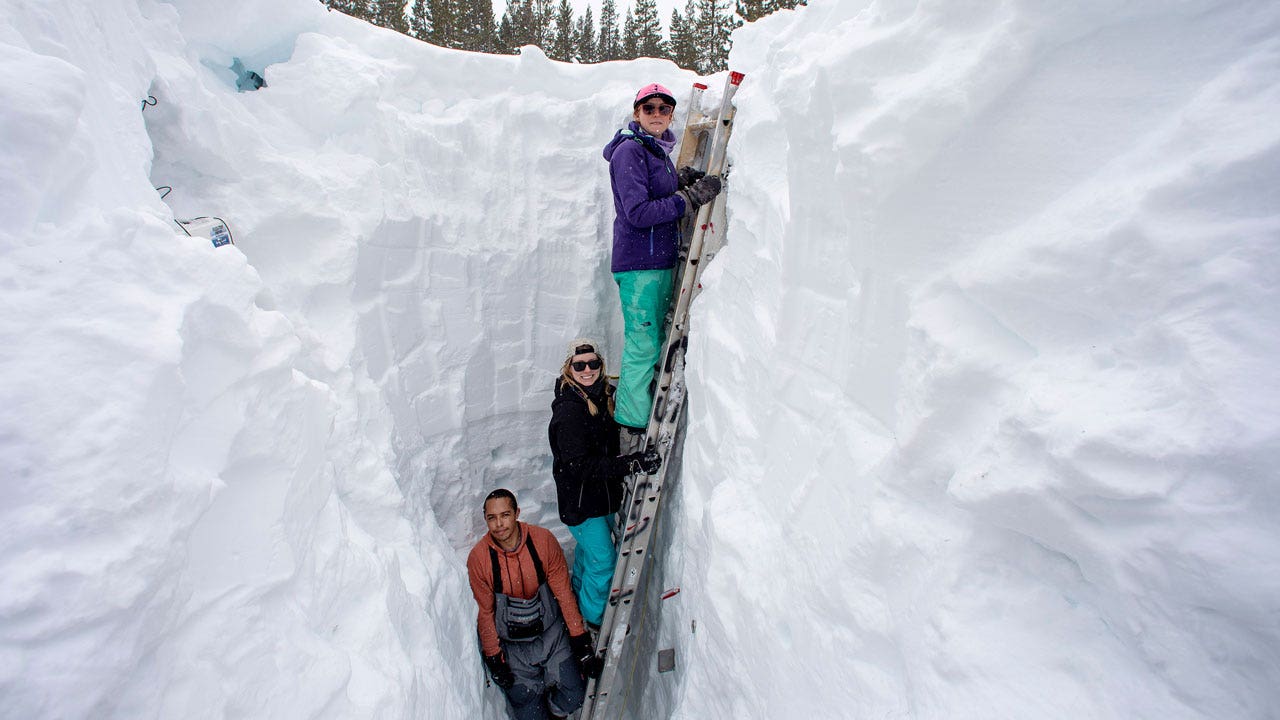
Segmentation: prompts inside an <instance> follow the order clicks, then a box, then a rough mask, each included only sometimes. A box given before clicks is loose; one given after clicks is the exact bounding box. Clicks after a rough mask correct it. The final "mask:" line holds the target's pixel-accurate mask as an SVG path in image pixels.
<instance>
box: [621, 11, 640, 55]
mask: <svg viewBox="0 0 1280 720" xmlns="http://www.w3.org/2000/svg"><path fill="white" fill-rule="evenodd" d="M638 57H640V55H639V54H638V53H637V49H636V19H635V17H633V16H632V15H631V8H627V16H626V19H625V20H623V21H622V59H623V60H635V59H636V58H638Z"/></svg>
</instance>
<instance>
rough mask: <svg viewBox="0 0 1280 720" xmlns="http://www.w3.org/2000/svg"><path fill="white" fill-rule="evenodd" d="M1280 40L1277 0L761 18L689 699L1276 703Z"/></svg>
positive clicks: (1083, 709)
mask: <svg viewBox="0 0 1280 720" xmlns="http://www.w3.org/2000/svg"><path fill="white" fill-rule="evenodd" d="M1278 38H1280V7H1278V6H1277V5H1275V4H1274V3H1258V2H1183V3H1163V2H1160V3H1154V2H1153V3H1102V2H1086V3H1066V4H1046V3H1038V2H1004V3H954V2H826V3H824V2H819V1H818V0H815V1H814V2H812V3H810V6H809V7H808V8H807V9H802V10H799V11H797V12H794V13H780V14H779V15H777V16H774V17H771V18H768V19H766V20H764V21H761V22H759V23H757V24H755V25H754V26H752V27H748V28H745V29H743V30H742V31H739V32H738V34H737V35H736V36H735V45H734V51H733V55H732V58H731V60H732V62H731V64H732V66H733V67H735V69H738V70H744V71H746V72H747V82H746V84H745V85H744V86H743V89H742V91H741V93H740V95H739V98H738V99H739V102H738V105H739V109H740V110H739V115H738V128H737V130H736V132H735V135H734V138H733V142H732V145H731V148H730V153H731V155H732V157H733V158H734V169H733V174H732V179H731V183H732V192H731V196H730V198H731V199H730V202H729V213H730V218H731V220H730V225H729V228H728V238H729V245H728V247H727V248H726V249H725V250H724V251H723V252H722V253H721V254H720V255H719V257H718V258H717V260H716V261H715V262H714V263H713V264H712V265H711V266H710V267H709V268H708V270H707V272H706V275H705V278H704V280H703V282H704V285H705V286H706V290H705V292H704V293H703V294H702V296H701V298H700V299H699V301H698V303H697V304H696V306H695V308H694V318H693V321H692V325H693V327H694V328H695V329H694V332H693V335H692V338H691V343H690V351H689V357H690V366H691V368H692V370H691V382H690V397H691V400H690V407H691V415H690V421H689V426H690V433H689V438H688V444H687V447H686V453H685V474H684V478H683V480H682V483H683V485H682V487H683V492H682V494H681V496H680V497H679V499H678V502H679V507H680V512H679V516H680V517H681V518H682V522H683V527H682V531H681V533H680V534H679V537H680V540H679V541H678V542H677V544H676V547H675V548H673V549H672V550H671V551H670V561H671V562H672V563H678V562H683V563H685V564H686V567H685V571H684V576H685V578H684V582H683V585H684V588H685V591H684V592H683V593H682V594H681V596H679V597H678V598H676V599H674V600H673V601H671V605H672V606H673V608H674V609H676V611H677V612H678V613H679V614H680V616H681V617H683V618H684V622H683V623H673V624H674V625H677V626H679V625H681V624H682V625H683V626H684V627H685V631H684V637H685V642H684V648H683V649H684V652H682V655H681V657H682V660H681V662H682V663H684V667H685V668H687V670H686V673H687V674H686V677H685V682H684V684H683V687H682V689H681V695H680V705H679V710H678V712H677V717H683V718H706V717H726V718H727V717H817V718H851V717H912V718H961V717H972V718H992V717H1008V718H1051V717H1052V718H1060V717H1089V718H1134V717H1145V718H1154V717H1161V718H1174V717H1178V718H1183V717H1185V718H1191V717H1196V718H1226V717H1232V718H1272V717H1277V715H1276V713H1277V710H1276V708H1277V707H1278V706H1280V704H1278V701H1280V694H1277V689H1276V688H1277V687H1280V650H1278V648H1280V615H1278V614H1277V610H1278V609H1280V574H1277V570H1278V569H1280V523H1277V519H1278V512H1277V511H1278V510H1280V507H1278V505H1277V500H1278V492H1280V491H1278V487H1277V482H1276V478H1277V475H1276V470H1275V468H1276V467H1277V461H1278V460H1280V414H1278V413H1277V411H1276V410H1275V407H1274V401H1275V398H1277V397H1280V381H1278V379H1277V377H1278V373H1277V358H1278V357H1280V297H1278V295H1280V292H1278V289H1277V288H1278V287H1280V286H1278V284H1277V282H1276V278H1277V277H1280V275H1277V271H1280V256H1277V253H1276V248H1277V246H1278V245H1277V241H1278V240H1280V205H1278V203H1277V198H1278V197H1280V124H1277V123H1276V122H1274V118H1276V117H1280V84H1278V79H1280V40H1278ZM743 388H750V389H751V390H750V392H745V393H744V392H743V391H742V390H743ZM690 621H696V622H697V625H696V632H692V631H691V627H692V626H691V625H690Z"/></svg>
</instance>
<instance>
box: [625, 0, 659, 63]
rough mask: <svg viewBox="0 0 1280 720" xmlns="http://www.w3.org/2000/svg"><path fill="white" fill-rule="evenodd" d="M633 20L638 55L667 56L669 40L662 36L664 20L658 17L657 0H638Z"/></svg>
mask: <svg viewBox="0 0 1280 720" xmlns="http://www.w3.org/2000/svg"><path fill="white" fill-rule="evenodd" d="M633 20H634V22H635V36H636V55H637V57H652V58H665V57H667V41H666V40H664V39H663V38H662V21H661V20H659V19H658V5H657V0H636V14H635V16H634V17H633Z"/></svg>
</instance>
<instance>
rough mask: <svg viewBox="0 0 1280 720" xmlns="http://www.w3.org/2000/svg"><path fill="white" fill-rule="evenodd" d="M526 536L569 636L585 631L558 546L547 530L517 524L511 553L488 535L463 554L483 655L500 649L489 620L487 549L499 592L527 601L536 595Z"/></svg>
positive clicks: (491, 603)
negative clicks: (516, 538)
mask: <svg viewBox="0 0 1280 720" xmlns="http://www.w3.org/2000/svg"><path fill="white" fill-rule="evenodd" d="M526 535H527V536H528V537H530V538H531V539H532V540H533V547H534V549H535V550H537V551H538V559H540V560H541V561H542V569H543V571H544V572H546V574H547V584H548V585H550V586H551V594H552V595H554V596H555V598H556V601H557V602H559V603H560V614H562V615H564V621H565V624H566V625H568V626H569V634H570V635H581V634H582V633H584V632H586V631H587V630H586V627H585V626H583V624H582V613H580V612H578V601H577V599H576V598H575V597H574V596H573V588H572V587H571V586H570V585H569V568H568V566H567V565H565V562H564V551H563V550H561V549H560V543H559V542H557V541H556V537H555V535H552V534H551V531H550V530H547V529H546V528H542V527H538V526H537V525H529V524H528V523H520V544H518V545H516V549H515V550H512V551H510V552H508V551H506V550H503V549H502V547H501V546H499V545H498V544H497V543H496V542H494V541H493V537H492V536H491V535H489V533H485V534H484V537H483V538H481V539H480V542H478V543H476V546H475V547H473V548H471V553H470V554H469V555H467V576H468V577H469V578H470V580H471V594H472V595H474V596H475V598H476V605H478V606H480V610H479V612H478V613H477V615H476V627H477V629H478V630H479V631H480V647H481V648H482V649H483V650H484V654H485V655H497V654H498V653H499V652H500V651H501V650H502V646H501V645H500V644H499V643H498V626H497V624H496V623H495V622H494V620H493V608H494V601H493V563H492V562H491V561H490V560H489V548H493V549H494V550H496V551H497V552H498V568H499V569H500V570H501V572H502V591H503V593H505V594H507V595H510V596H512V597H515V598H520V599H521V600H528V599H530V598H532V597H533V596H534V595H537V594H538V571H537V570H536V569H535V568H534V566H533V558H532V557H530V556H529V548H527V547H525V544H524V540H525V536H526Z"/></svg>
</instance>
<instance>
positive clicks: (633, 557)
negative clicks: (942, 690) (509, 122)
mask: <svg viewBox="0 0 1280 720" xmlns="http://www.w3.org/2000/svg"><path fill="white" fill-rule="evenodd" d="M742 77H743V76H742V75H741V74H739V73H730V76H729V78H728V80H727V82H726V86H725V92H724V95H723V97H722V99H721V106H720V111H719V113H718V115H717V121H716V129H717V132H716V134H715V136H714V138H713V140H712V142H711V144H710V154H709V157H708V165H707V172H708V174H718V173H719V172H721V171H722V170H723V166H724V158H725V146H726V145H727V142H728V138H729V135H730V133H731V131H732V126H733V117H734V115H735V111H736V109H735V108H734V106H733V103H732V100H733V95H734V94H735V93H736V91H737V87H738V85H739V84H740V83H741V81H742ZM695 94H696V95H697V96H699V97H700V95H701V92H700V91H699V90H698V89H697V88H695ZM691 105H692V103H691ZM694 110H695V108H694V107H691V108H690V115H692V114H693V112H694ZM697 131H698V129H697V128H696V127H695V126H694V124H693V123H692V122H689V123H687V124H686V127H685V132H686V135H685V139H686V140H688V139H689V138H691V137H692V136H693V133H695V132H697ZM681 150H682V153H681V155H682V157H683V156H684V150H685V147H683V146H682V149H681ZM721 201H722V196H721V197H718V198H717V200H716V203H709V204H708V205H704V206H703V207H701V208H699V212H698V213H697V218H696V220H695V224H694V227H693V237H692V239H691V241H690V246H689V251H688V257H687V259H686V262H685V263H684V264H683V266H682V268H681V269H682V270H683V271H684V272H683V273H682V278H681V286H680V292H679V293H678V294H677V295H676V297H675V298H673V303H674V307H673V311H672V313H671V319H670V328H669V330H668V333H667V335H668V338H667V341H666V343H664V350H663V355H662V357H661V361H662V372H661V375H660V378H659V382H658V387H657V388H656V391H655V399H654V409H653V414H652V415H651V416H650V420H649V425H648V427H647V428H646V434H645V440H646V446H648V447H655V448H657V449H658V450H659V453H660V455H662V456H663V463H662V466H661V467H660V468H659V472H658V473H657V474H656V475H655V476H653V477H652V479H651V478H650V476H633V482H632V483H630V486H629V488H628V493H627V495H628V496H629V497H627V498H625V499H626V500H628V501H629V502H627V503H624V506H623V510H625V511H626V519H625V522H624V524H623V526H622V532H623V536H622V540H621V542H620V547H619V557H618V561H617V563H616V564H615V566H614V577H613V579H612V581H611V584H610V597H609V604H608V605H606V607H605V617H604V618H603V619H602V623H601V631H600V637H599V638H598V640H597V651H598V650H599V643H600V642H603V643H604V649H605V650H606V654H605V660H606V662H605V668H604V672H602V674H601V677H600V678H599V679H598V680H596V681H594V682H591V683H589V684H588V688H587V690H588V696H587V699H586V704H585V705H584V707H583V711H582V714H581V717H582V718H584V719H586V718H596V717H601V716H603V713H604V712H606V708H607V706H608V697H609V694H610V693H611V692H612V691H613V687H612V685H613V684H614V683H615V682H616V680H615V676H616V671H617V666H618V662H619V660H620V657H621V655H622V652H623V649H624V648H625V644H626V639H627V635H628V633H629V627H628V626H629V622H630V617H631V613H632V594H633V593H634V592H635V589H636V587H638V585H639V581H640V579H641V576H642V574H643V572H644V568H645V562H646V561H647V559H648V555H645V551H646V550H647V549H648V548H647V544H648V541H649V536H650V535H651V533H652V530H653V526H654V524H655V522H656V518H657V511H658V509H659V507H660V504H659V503H660V500H661V495H662V488H663V485H664V480H665V475H666V472H667V463H666V454H664V453H663V451H664V450H666V451H667V452H668V453H669V449H670V448H671V447H672V446H674V444H675V442H674V440H675V438H674V434H675V432H676V431H677V427H676V425H677V422H678V419H679V416H680V411H681V410H682V409H683V401H684V387H683V372H682V371H683V362H682V360H683V349H684V347H685V344H686V338H685V333H686V332H687V316H688V307H689V301H690V299H691V298H692V289H693V286H694V283H695V282H696V277H697V275H698V274H699V270H700V268H699V261H700V257H699V254H700V252H701V246H702V240H703V237H704V235H705V232H706V230H707V224H708V222H709V218H710V217H711V212H712V209H713V206H714V205H716V204H717V203H719V202H721ZM659 399H661V402H659ZM646 506H650V507H646ZM646 511H647V513H648V514H646Z"/></svg>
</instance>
